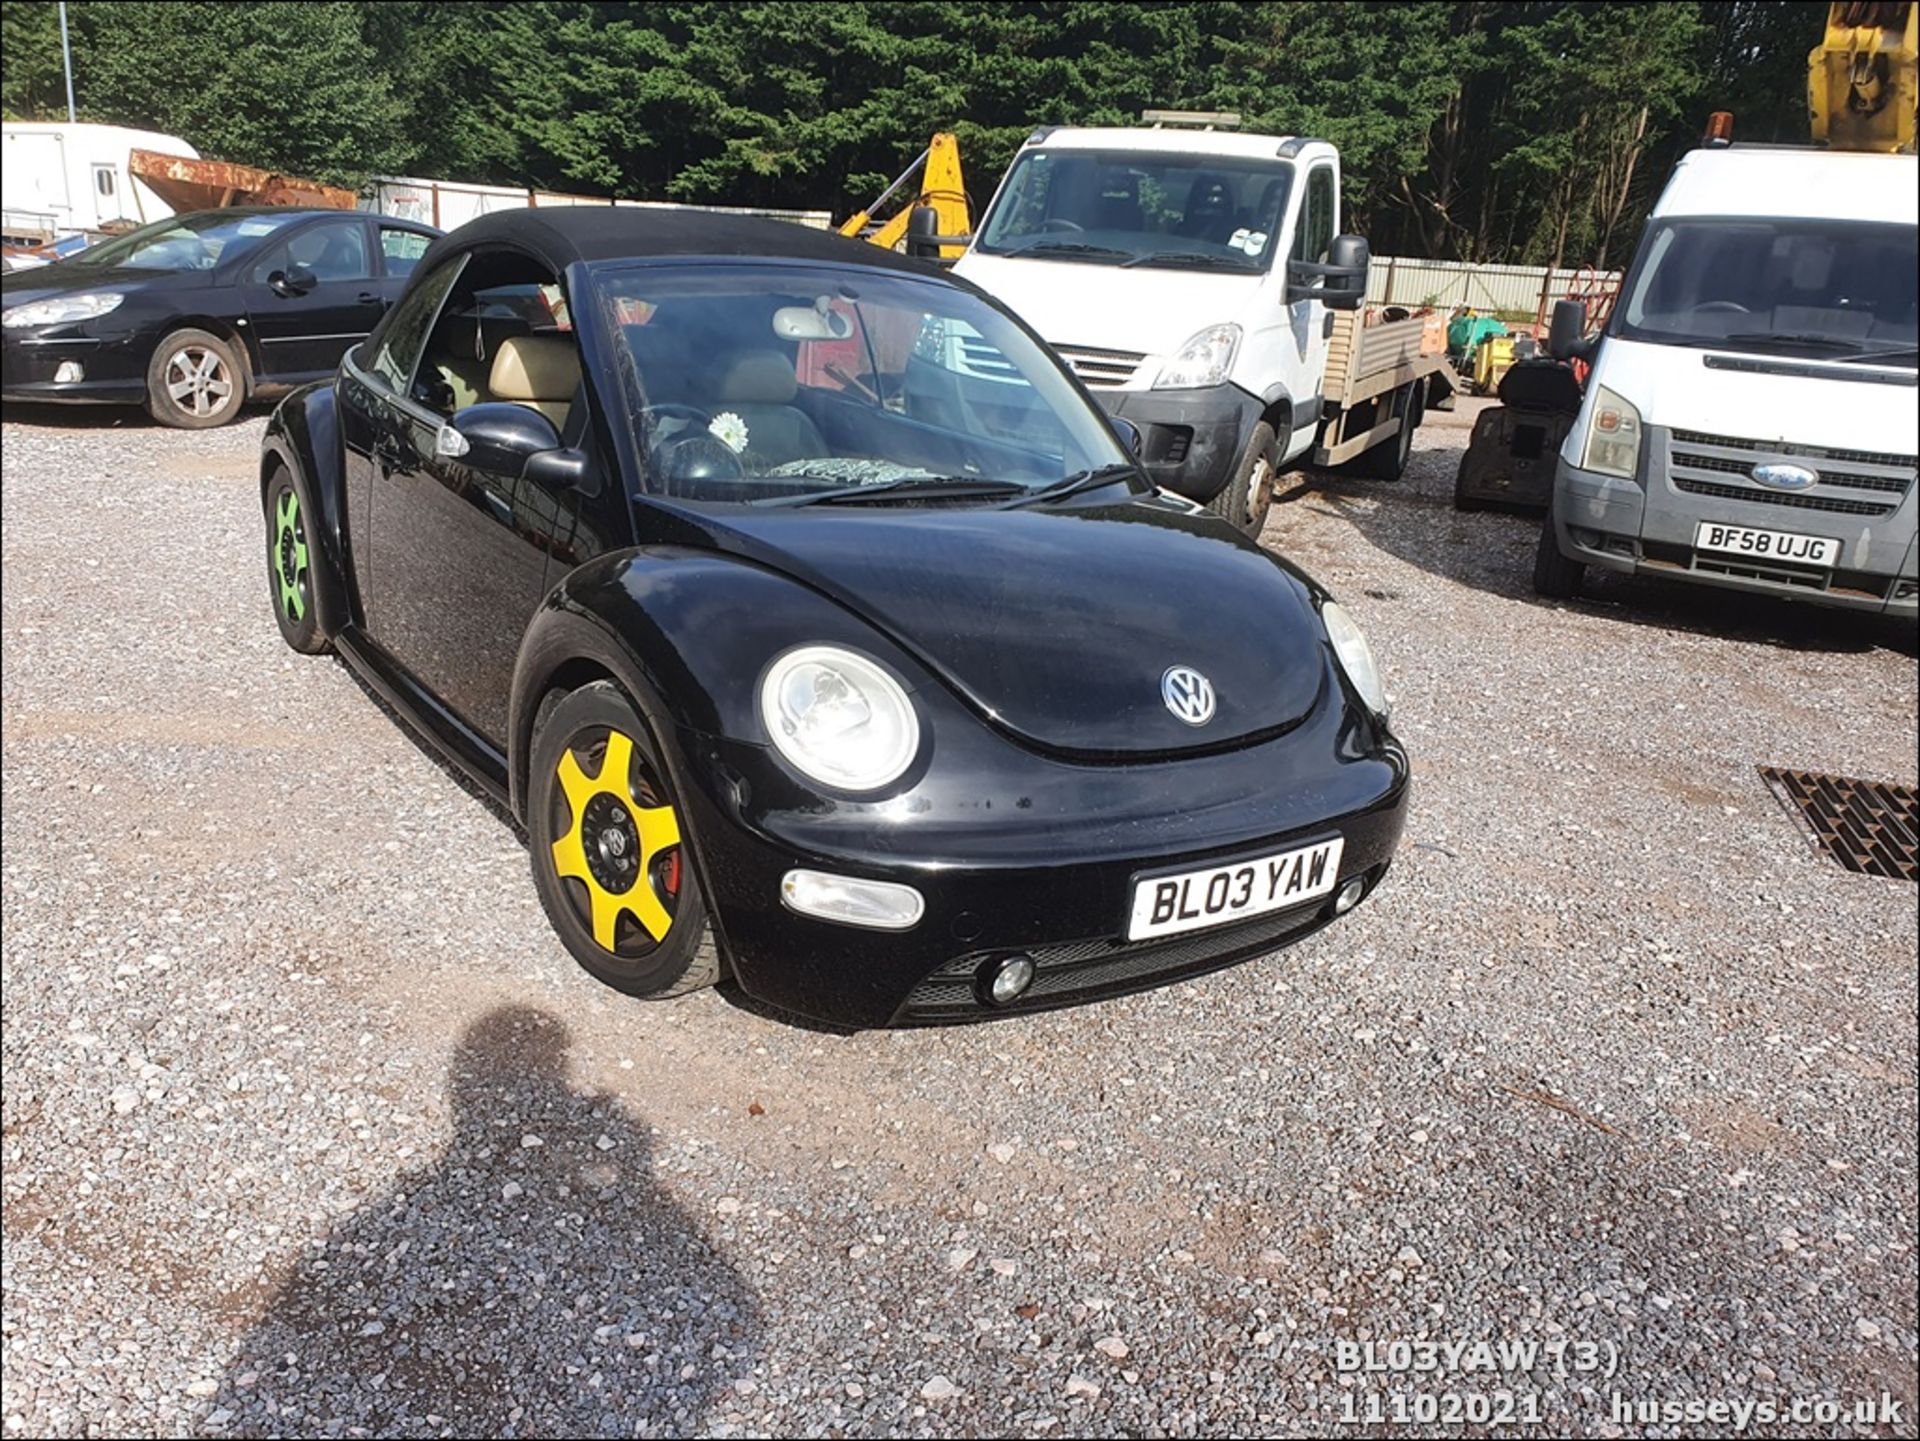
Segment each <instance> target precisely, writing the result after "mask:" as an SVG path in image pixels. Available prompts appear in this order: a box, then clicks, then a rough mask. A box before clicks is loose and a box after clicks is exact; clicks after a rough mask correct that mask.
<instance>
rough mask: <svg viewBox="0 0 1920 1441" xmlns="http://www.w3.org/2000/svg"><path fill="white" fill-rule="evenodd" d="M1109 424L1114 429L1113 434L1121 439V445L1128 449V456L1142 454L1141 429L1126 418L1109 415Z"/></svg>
mask: <svg viewBox="0 0 1920 1441" xmlns="http://www.w3.org/2000/svg"><path fill="white" fill-rule="evenodd" d="M1107 424H1108V425H1110V426H1112V427H1113V433H1114V434H1115V435H1117V436H1119V437H1120V443H1121V444H1122V445H1124V446H1125V447H1126V448H1127V454H1128V455H1138V454H1139V453H1140V427H1139V426H1137V425H1135V424H1134V423H1133V422H1132V421H1131V420H1128V419H1127V418H1126V417H1125V416H1120V415H1109V416H1108V417H1107Z"/></svg>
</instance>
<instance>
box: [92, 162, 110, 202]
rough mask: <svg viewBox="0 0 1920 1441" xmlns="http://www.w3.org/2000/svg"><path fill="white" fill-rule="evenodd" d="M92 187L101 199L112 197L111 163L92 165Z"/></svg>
mask: <svg viewBox="0 0 1920 1441" xmlns="http://www.w3.org/2000/svg"><path fill="white" fill-rule="evenodd" d="M93 188H94V190H95V191H96V192H98V194H99V196H100V198H101V199H102V200H111V199H113V190H114V180H113V167H112V166H111V165H96V166H94V167H93Z"/></svg>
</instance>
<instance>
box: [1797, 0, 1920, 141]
mask: <svg viewBox="0 0 1920 1441" xmlns="http://www.w3.org/2000/svg"><path fill="white" fill-rule="evenodd" d="M1807 109H1808V112H1809V118H1810V119H1811V120H1812V122H1813V138H1814V140H1815V141H1816V142H1819V143H1824V144H1826V145H1828V146H1830V147H1832V148H1833V149H1835V150H1879V151H1907V152H1911V151H1912V150H1913V148H1914V129H1915V113H1916V110H1917V109H1920V5H1916V4H1914V3H1913V0H1904V3H1887V0H1836V3H1835V4H1833V5H1832V6H1831V7H1830V8H1829V9H1828V11H1827V33H1826V37H1825V39H1823V40H1822V41H1821V43H1820V44H1818V45H1816V46H1815V47H1814V48H1813V52H1812V53H1811V54H1810V55H1808V56H1807Z"/></svg>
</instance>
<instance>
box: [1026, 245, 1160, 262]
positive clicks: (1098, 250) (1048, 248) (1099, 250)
mask: <svg viewBox="0 0 1920 1441" xmlns="http://www.w3.org/2000/svg"><path fill="white" fill-rule="evenodd" d="M1013 253H1014V254H1015V255H1090V256H1091V255H1106V256H1111V257H1112V258H1113V259H1115V260H1130V259H1132V258H1133V252H1132V251H1131V250H1115V249H1114V248H1113V247H1112V246H1111V245H1088V244H1086V243H1085V242H1084V241H1079V240H1039V241H1035V242H1034V243H1033V244H1032V245H1023V246H1021V247H1020V248H1019V249H1018V250H1016V251H1014V252H1013Z"/></svg>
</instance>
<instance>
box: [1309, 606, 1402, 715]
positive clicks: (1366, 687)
mask: <svg viewBox="0 0 1920 1441" xmlns="http://www.w3.org/2000/svg"><path fill="white" fill-rule="evenodd" d="M1320 619H1321V621H1322V623H1323V624H1325V626H1326V628H1327V639H1328V640H1330V641H1332V642H1333V653H1334V655H1336V656H1338V657H1339V660H1340V669H1342V670H1344V671H1345V672H1346V673H1347V679H1348V680H1350V681H1352V682H1353V688H1354V689H1355V690H1357V691H1359V692H1360V699H1361V700H1363V701H1365V702H1366V703H1367V707H1368V709H1370V710H1371V711H1373V713H1374V714H1375V715H1377V716H1380V717H1382V718H1384V717H1385V716H1386V715H1387V713H1388V712H1389V711H1390V710H1392V709H1393V703H1392V702H1391V701H1389V700H1388V699H1387V688H1386V686H1385V684H1384V683H1382V681H1381V679H1380V667H1379V666H1378V665H1377V664H1376V663H1375V662H1374V659H1373V647H1372V646H1370V645H1368V644H1367V638H1366V636H1365V635H1363V634H1362V633H1361V630H1360V627H1359V626H1357V625H1356V624H1354V620H1353V617H1352V616H1350V615H1348V614H1347V612H1346V609H1345V607H1343V606H1342V605H1340V603H1339V602H1337V601H1331V600H1330V601H1328V602H1327V603H1326V604H1325V605H1323V606H1321V607H1320Z"/></svg>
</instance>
